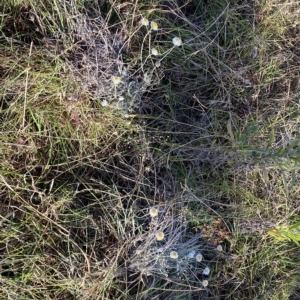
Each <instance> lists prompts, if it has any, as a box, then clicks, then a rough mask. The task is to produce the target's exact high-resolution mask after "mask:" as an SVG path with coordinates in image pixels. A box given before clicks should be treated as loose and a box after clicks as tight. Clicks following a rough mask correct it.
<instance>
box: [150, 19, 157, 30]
mask: <svg viewBox="0 0 300 300" xmlns="http://www.w3.org/2000/svg"><path fill="white" fill-rule="evenodd" d="M150 24H151V29H152V30H155V31H156V30H158V24H157V23H156V22H154V21H152V22H151V23H150Z"/></svg>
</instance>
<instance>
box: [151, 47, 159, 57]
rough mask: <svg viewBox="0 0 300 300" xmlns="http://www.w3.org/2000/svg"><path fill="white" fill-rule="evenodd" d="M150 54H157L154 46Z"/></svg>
mask: <svg viewBox="0 0 300 300" xmlns="http://www.w3.org/2000/svg"><path fill="white" fill-rule="evenodd" d="M151 52H152V55H155V56H157V55H158V51H157V50H156V49H155V48H152V49H151Z"/></svg>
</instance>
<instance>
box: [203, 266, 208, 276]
mask: <svg viewBox="0 0 300 300" xmlns="http://www.w3.org/2000/svg"><path fill="white" fill-rule="evenodd" d="M209 273H210V268H209V267H206V268H205V269H204V270H203V272H202V274H203V275H209Z"/></svg>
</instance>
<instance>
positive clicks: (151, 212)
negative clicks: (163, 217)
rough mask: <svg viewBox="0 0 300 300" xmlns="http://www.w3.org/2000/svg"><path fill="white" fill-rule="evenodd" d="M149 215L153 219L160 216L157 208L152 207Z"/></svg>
mask: <svg viewBox="0 0 300 300" xmlns="http://www.w3.org/2000/svg"><path fill="white" fill-rule="evenodd" d="M149 214H150V216H151V217H156V216H157V215H158V210H157V208H155V207H150V211H149Z"/></svg>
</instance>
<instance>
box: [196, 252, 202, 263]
mask: <svg viewBox="0 0 300 300" xmlns="http://www.w3.org/2000/svg"><path fill="white" fill-rule="evenodd" d="M202 259H203V255H202V254H201V253H198V254H197V255H196V260H197V262H201V261H202Z"/></svg>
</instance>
